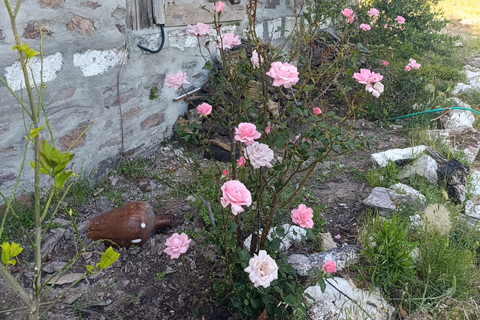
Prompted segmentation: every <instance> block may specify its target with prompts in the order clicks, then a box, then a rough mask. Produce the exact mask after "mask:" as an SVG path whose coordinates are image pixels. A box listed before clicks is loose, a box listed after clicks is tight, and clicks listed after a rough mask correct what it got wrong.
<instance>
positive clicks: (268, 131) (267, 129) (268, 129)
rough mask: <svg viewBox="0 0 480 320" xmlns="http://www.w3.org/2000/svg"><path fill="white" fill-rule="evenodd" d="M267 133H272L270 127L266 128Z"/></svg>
mask: <svg viewBox="0 0 480 320" xmlns="http://www.w3.org/2000/svg"><path fill="white" fill-rule="evenodd" d="M265 133H266V134H269V133H270V126H268V127H266V128H265Z"/></svg>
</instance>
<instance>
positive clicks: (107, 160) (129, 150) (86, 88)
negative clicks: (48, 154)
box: [0, 0, 297, 203]
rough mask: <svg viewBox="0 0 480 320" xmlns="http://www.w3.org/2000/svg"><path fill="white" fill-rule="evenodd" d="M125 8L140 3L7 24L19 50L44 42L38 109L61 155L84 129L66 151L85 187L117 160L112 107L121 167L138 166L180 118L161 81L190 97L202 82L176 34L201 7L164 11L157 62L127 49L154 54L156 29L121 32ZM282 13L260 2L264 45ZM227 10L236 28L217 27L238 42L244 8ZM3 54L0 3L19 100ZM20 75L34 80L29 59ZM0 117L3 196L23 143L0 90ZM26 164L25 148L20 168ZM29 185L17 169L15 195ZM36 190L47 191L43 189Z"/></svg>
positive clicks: (56, 10) (105, 1)
mask: <svg viewBox="0 0 480 320" xmlns="http://www.w3.org/2000/svg"><path fill="white" fill-rule="evenodd" d="M126 1H143V0H102V1H82V0H80V1H73V0H23V3H22V7H21V9H20V12H19V14H18V18H17V28H18V30H19V33H20V34H21V38H20V41H21V42H24V43H27V44H28V45H29V46H30V47H31V48H34V49H36V50H39V48H40V31H41V32H42V33H43V34H44V35H45V39H44V41H43V43H44V49H43V55H44V66H43V77H44V81H45V84H46V94H45V96H44V98H43V102H44V105H45V107H46V111H47V113H48V116H49V121H50V124H51V127H52V131H53V132H54V135H55V143H56V146H57V148H60V149H61V150H63V151H65V150H66V149H67V148H68V147H69V146H70V145H71V144H72V142H74V141H75V140H76V139H77V137H78V135H79V134H80V133H81V132H83V131H84V130H85V128H87V127H88V126H89V125H91V127H90V129H89V130H88V131H87V133H86V134H85V135H84V136H83V137H82V138H81V139H80V140H79V141H78V142H77V144H76V145H75V146H74V147H73V149H72V152H74V153H75V154H76V156H75V158H74V160H73V162H72V168H73V169H74V170H75V172H79V170H80V169H81V168H83V169H82V170H83V173H84V174H89V175H90V174H91V173H92V172H93V175H94V176H95V177H99V176H102V175H104V174H105V173H106V172H107V171H108V170H110V169H112V168H113V167H114V165H115V164H116V163H117V162H118V159H119V153H120V148H121V140H122V139H121V136H122V134H121V127H120V123H121V121H120V120H121V116H120V112H119V100H120V104H121V108H122V111H123V136H124V147H125V152H126V155H127V156H128V157H129V158H135V157H141V156H147V155H149V154H151V153H152V152H154V151H155V150H156V148H157V146H158V144H159V143H160V142H161V141H162V139H163V138H164V137H168V136H170V135H171V132H172V131H171V128H172V124H173V123H174V122H175V120H176V119H177V117H178V115H179V114H181V113H183V112H184V111H185V110H186V105H185V104H184V103H183V102H173V98H174V97H176V96H178V95H180V94H181V90H179V91H177V93H175V92H174V91H173V89H170V88H164V79H165V75H166V74H168V73H170V72H177V71H178V70H183V71H185V72H187V74H188V76H189V81H190V83H191V86H190V87H189V88H187V90H189V89H193V88H196V87H199V86H200V85H201V84H203V83H204V82H205V81H206V79H207V75H206V72H205V71H204V70H202V66H203V64H204V62H203V59H202V58H201V57H200V56H199V54H198V49H197V47H196V45H197V43H196V39H195V38H193V37H188V36H187V35H186V33H185V30H186V26H185V24H194V23H196V22H197V21H198V20H199V19H200V20H202V19H205V18H201V16H199V15H198V13H199V12H201V11H202V10H201V9H200V6H201V5H202V4H203V5H206V6H207V7H208V6H211V7H213V4H212V2H211V1H208V0H188V1H186V0H178V1H175V2H166V3H165V8H166V27H165V34H166V41H165V46H164V49H163V50H162V51H161V52H160V53H158V54H150V53H144V52H142V50H140V49H139V48H138V47H137V46H136V45H137V43H139V42H140V43H142V44H144V45H146V46H151V47H154V48H155V47H158V44H159V40H160V31H159V30H160V29H159V27H158V26H153V27H152V28H149V29H143V30H135V31H134V30H128V29H127V30H126V28H125V16H126V13H127V5H126ZM10 2H16V0H10ZM225 2H228V1H225ZM233 2H238V0H236V1H233ZM290 2H292V3H290ZM295 2H297V1H295ZM292 5H293V0H290V1H289V0H282V1H280V0H266V1H262V2H261V4H259V6H260V8H259V9H258V15H257V17H258V20H259V23H258V25H257V33H258V34H260V35H263V36H264V39H265V40H267V41H269V40H275V39H279V38H281V37H283V36H284V35H285V34H284V32H283V31H282V32H276V33H274V31H275V30H276V29H277V27H279V26H280V27H284V28H287V29H288V28H291V27H292V23H293V21H294V20H293V18H291V16H292V15H293V13H292V10H291V9H289V7H291V6H292ZM182 6H183V7H182ZM228 7H229V8H228V10H229V11H231V12H233V13H232V14H231V18H230V20H235V19H240V25H239V26H235V25H234V24H233V23H230V24H228V23H226V24H224V26H225V28H228V29H230V31H234V32H235V33H236V34H240V35H241V34H242V32H243V30H244V28H245V23H246V20H245V18H246V17H245V0H241V1H240V3H239V4H234V5H231V4H229V5H228ZM289 16H290V17H289ZM199 17H200V18H199ZM175 21H176V22H175ZM204 22H209V21H204ZM169 25H170V26H169ZM173 25H174V26H173ZM13 44H14V39H13V36H12V32H11V27H10V21H9V18H8V14H7V12H6V8H5V7H4V4H3V1H2V2H1V3H0V56H1V57H2V59H0V76H1V77H3V78H4V79H6V80H7V82H8V83H9V84H10V86H11V87H12V89H13V90H15V93H16V94H17V95H22V86H24V85H23V80H22V78H23V75H22V73H21V69H20V66H19V64H18V62H16V57H17V56H16V52H14V51H12V46H13ZM29 65H30V67H31V68H32V70H33V73H35V74H38V71H39V70H40V63H39V60H38V59H37V60H35V59H32V61H30V62H29ZM117 79H119V81H118V82H117ZM37 81H38V78H37ZM117 86H118V88H119V92H120V99H119V98H118V93H117ZM152 87H157V88H158V89H159V91H158V94H159V98H158V99H156V100H149V93H150V89H151V88H152ZM23 93H24V94H25V90H23ZM0 108H1V111H2V115H1V117H0V137H1V139H0V163H1V166H0V191H1V192H3V193H4V194H8V195H9V194H10V193H11V190H12V187H13V185H14V183H15V179H16V176H17V174H18V172H19V167H20V162H21V159H22V155H23V151H24V148H25V144H26V140H25V138H24V136H25V129H24V123H23V120H22V110H21V107H20V105H19V104H18V103H17V102H16V101H15V99H14V98H13V97H12V95H11V94H10V93H9V91H8V89H7V88H6V87H5V86H4V85H3V84H1V83H0ZM42 124H43V123H42ZM28 125H29V123H28V122H27V126H28ZM42 134H43V135H44V136H45V137H47V138H49V136H48V130H46V129H44V130H43V131H42ZM31 159H32V150H31V148H29V150H28V155H27V161H30V160H31ZM32 181H33V170H32V169H31V168H30V166H29V165H28V162H27V164H26V166H25V170H24V173H23V175H22V177H21V183H20V186H19V188H18V191H17V194H18V195H20V194H21V193H25V192H30V191H31V190H32ZM44 183H45V184H46V183H47V181H45V179H44ZM1 202H3V200H1V199H0V203H1Z"/></svg>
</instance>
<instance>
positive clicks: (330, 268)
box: [323, 260, 337, 273]
mask: <svg viewBox="0 0 480 320" xmlns="http://www.w3.org/2000/svg"><path fill="white" fill-rule="evenodd" d="M335 267H336V266H335V262H333V261H332V260H327V263H325V264H324V265H323V270H325V272H326V273H334V272H337V271H336V270H335Z"/></svg>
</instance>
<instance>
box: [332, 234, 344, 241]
mask: <svg viewBox="0 0 480 320" xmlns="http://www.w3.org/2000/svg"><path fill="white" fill-rule="evenodd" d="M341 237H342V236H341V235H340V234H337V235H336V236H335V237H334V238H335V239H337V240H338V239H340V238H341Z"/></svg>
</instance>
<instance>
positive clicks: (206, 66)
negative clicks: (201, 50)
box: [203, 60, 213, 70]
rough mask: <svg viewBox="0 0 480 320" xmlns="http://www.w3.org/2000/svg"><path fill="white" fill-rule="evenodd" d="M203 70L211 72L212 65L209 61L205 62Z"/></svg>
mask: <svg viewBox="0 0 480 320" xmlns="http://www.w3.org/2000/svg"><path fill="white" fill-rule="evenodd" d="M203 69H205V70H212V69H213V65H212V63H211V62H210V61H208V60H207V61H205V65H204V66H203Z"/></svg>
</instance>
